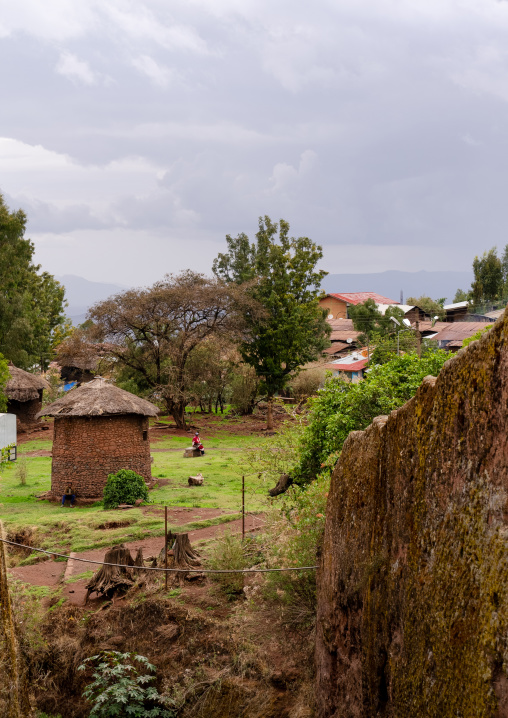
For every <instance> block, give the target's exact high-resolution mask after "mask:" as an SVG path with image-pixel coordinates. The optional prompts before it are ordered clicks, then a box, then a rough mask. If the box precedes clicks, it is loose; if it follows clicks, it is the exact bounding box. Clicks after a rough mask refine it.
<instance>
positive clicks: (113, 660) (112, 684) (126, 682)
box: [78, 651, 175, 718]
mask: <svg viewBox="0 0 508 718" xmlns="http://www.w3.org/2000/svg"><path fill="white" fill-rule="evenodd" d="M89 667H93V668H94V669H95V670H94V673H93V674H92V678H93V682H92V683H90V685H89V686H87V688H86V689H85V690H84V692H83V696H84V698H86V699H87V700H89V701H90V702H91V703H93V708H92V710H91V711H90V718H113V717H116V716H118V717H119V718H123V716H125V717H127V716H133V718H174V716H175V712H174V711H172V710H166V708H167V707H168V705H169V703H170V702H169V700H168V699H167V698H164V697H163V696H161V695H160V694H159V693H158V691H157V689H156V688H154V687H153V686H150V685H149V684H150V683H152V682H153V681H154V680H155V676H154V675H150V674H153V673H155V670H156V669H155V666H153V665H152V664H151V663H149V662H148V660H147V659H146V658H145V657H144V656H138V655H136V654H135V653H119V652H118V651H102V652H101V653H99V654H98V655H97V656H92V657H91V658H87V659H85V660H84V661H83V663H82V664H81V665H80V666H79V667H78V670H79V671H85V670H87V668H89ZM141 669H142V670H143V671H146V672H145V673H140V670H141Z"/></svg>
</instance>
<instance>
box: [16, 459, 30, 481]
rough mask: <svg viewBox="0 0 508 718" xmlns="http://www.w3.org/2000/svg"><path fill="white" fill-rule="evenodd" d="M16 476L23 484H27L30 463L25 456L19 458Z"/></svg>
mask: <svg viewBox="0 0 508 718" xmlns="http://www.w3.org/2000/svg"><path fill="white" fill-rule="evenodd" d="M14 476H15V477H16V478H17V479H18V481H19V483H20V484H21V486H26V477H27V476H28V464H27V462H26V458H25V457H24V456H23V457H22V458H21V459H18V460H17V462H16V470H15V472H14Z"/></svg>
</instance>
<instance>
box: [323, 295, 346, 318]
mask: <svg viewBox="0 0 508 718" xmlns="http://www.w3.org/2000/svg"><path fill="white" fill-rule="evenodd" d="M319 305H320V306H321V307H322V308H323V309H325V308H326V309H327V310H328V312H329V313H330V314H333V318H334V319H347V304H346V302H343V301H342V300H341V299H336V298H335V297H323V299H320V300H319Z"/></svg>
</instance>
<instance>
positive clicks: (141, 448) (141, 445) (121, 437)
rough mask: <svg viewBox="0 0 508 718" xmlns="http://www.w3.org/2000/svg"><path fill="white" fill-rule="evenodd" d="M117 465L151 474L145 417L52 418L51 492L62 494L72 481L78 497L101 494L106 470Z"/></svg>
mask: <svg viewBox="0 0 508 718" xmlns="http://www.w3.org/2000/svg"><path fill="white" fill-rule="evenodd" d="M120 469H131V470H132V471H135V472H136V473H137V474H140V475H141V476H143V478H145V479H146V480H149V479H150V478H151V458H150V442H149V441H148V418H146V417H142V416H137V415H126V416H106V417H99V416H92V417H61V418H59V417H57V418H55V423H54V440H53V462H52V467H51V493H52V494H53V495H54V496H62V494H63V493H64V491H65V489H66V487H67V486H68V484H69V483H72V486H73V488H74V490H75V492H76V494H77V497H78V499H79V498H96V497H102V492H103V488H104V486H105V485H106V480H107V477H108V474H114V473H116V472H117V471H119V470H120Z"/></svg>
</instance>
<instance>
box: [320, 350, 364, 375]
mask: <svg viewBox="0 0 508 718" xmlns="http://www.w3.org/2000/svg"><path fill="white" fill-rule="evenodd" d="M367 364H368V353H367V349H362V350H361V351H358V352H353V353H352V354H348V355H347V356H345V357H341V358H340V359H337V360H336V361H333V362H330V363H329V364H325V365H324V368H325V369H327V370H328V371H331V372H332V376H341V375H342V376H344V377H345V378H346V379H348V380H349V381H350V382H352V383H353V384H356V383H357V382H359V381H361V380H362V379H363V376H364V372H365V369H366V367H367Z"/></svg>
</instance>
